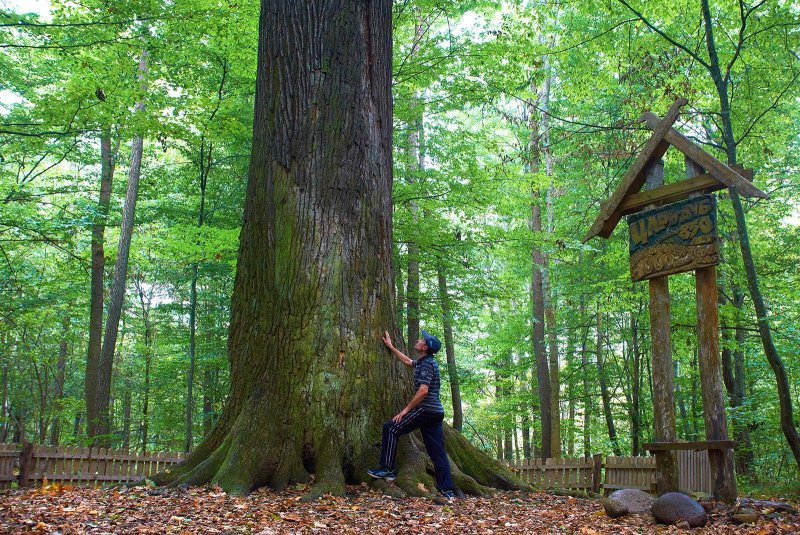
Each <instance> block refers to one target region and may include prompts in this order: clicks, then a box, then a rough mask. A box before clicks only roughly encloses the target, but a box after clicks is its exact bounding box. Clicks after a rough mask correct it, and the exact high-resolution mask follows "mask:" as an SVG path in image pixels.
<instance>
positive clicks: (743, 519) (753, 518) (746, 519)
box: [732, 507, 758, 524]
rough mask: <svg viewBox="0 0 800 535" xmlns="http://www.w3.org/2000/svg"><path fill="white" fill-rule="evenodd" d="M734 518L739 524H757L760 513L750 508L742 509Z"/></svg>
mask: <svg viewBox="0 0 800 535" xmlns="http://www.w3.org/2000/svg"><path fill="white" fill-rule="evenodd" d="M732 516H733V520H734V521H735V522H736V523H737V524H755V523H756V522H758V513H757V512H756V511H755V510H754V509H750V508H749V507H742V508H741V509H739V511H738V512H737V513H736V514H734V515H732Z"/></svg>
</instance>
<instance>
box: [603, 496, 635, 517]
mask: <svg viewBox="0 0 800 535" xmlns="http://www.w3.org/2000/svg"><path fill="white" fill-rule="evenodd" d="M603 509H605V510H606V514H607V515H608V517H609V518H619V517H621V516H625V515H627V514H628V513H629V511H628V509H627V508H626V507H625V506H624V505H622V504H621V503H619V502H617V501H615V500H612V499H610V498H603Z"/></svg>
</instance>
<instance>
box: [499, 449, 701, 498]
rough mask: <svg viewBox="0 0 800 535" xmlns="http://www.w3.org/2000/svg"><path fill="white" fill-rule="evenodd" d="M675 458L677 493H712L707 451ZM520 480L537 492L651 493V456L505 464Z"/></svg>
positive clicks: (682, 453) (653, 465) (653, 476)
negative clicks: (683, 491) (542, 490)
mask: <svg viewBox="0 0 800 535" xmlns="http://www.w3.org/2000/svg"><path fill="white" fill-rule="evenodd" d="M676 453H677V456H678V485H679V487H680V489H681V490H685V491H691V492H708V493H711V492H712V484H711V465H710V463H709V461H708V452H707V451H692V450H682V451H677V452H676ZM507 463H508V465H509V466H510V467H511V468H512V469H513V470H514V471H516V472H517V473H518V474H519V476H520V478H521V479H522V480H523V481H525V482H527V483H530V484H531V485H534V486H535V487H538V488H541V489H564V490H583V491H593V492H599V491H600V488H601V487H602V489H603V491H604V492H605V493H606V494H608V493H610V492H612V491H614V490H617V489H640V490H643V491H645V492H650V493H655V484H656V460H655V457H614V456H609V457H607V458H606V460H605V462H604V463H603V462H602V461H601V456H600V455H594V456H593V457H587V458H584V457H577V458H563V459H547V461H546V462H543V461H542V460H541V459H533V460H517V461H507Z"/></svg>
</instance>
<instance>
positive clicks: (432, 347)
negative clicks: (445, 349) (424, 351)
mask: <svg viewBox="0 0 800 535" xmlns="http://www.w3.org/2000/svg"><path fill="white" fill-rule="evenodd" d="M422 337H423V338H424V339H425V345H426V346H428V355H433V354H434V353H436V352H437V351H439V350H440V349H441V348H442V343H441V342H440V341H439V339H438V338H436V337H435V336H433V335H432V334H428V331H426V330H425V329H423V330H422Z"/></svg>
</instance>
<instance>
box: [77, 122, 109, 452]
mask: <svg viewBox="0 0 800 535" xmlns="http://www.w3.org/2000/svg"><path fill="white" fill-rule="evenodd" d="M113 178H114V157H113V154H112V152H111V130H110V129H107V128H104V129H103V131H102V133H101V135H100V200H99V201H98V203H97V220H96V221H95V222H94V223H93V224H92V280H91V290H90V294H91V305H90V308H89V348H88V351H87V354H86V372H85V379H84V398H85V400H86V421H87V431H88V434H89V436H90V437H93V436H95V435H96V434H97V422H98V419H97V379H98V370H99V369H100V349H101V346H102V343H103V292H104V286H103V276H104V269H105V263H106V258H105V252H104V246H103V236H104V234H105V229H106V216H107V215H108V205H109V202H110V200H111V182H112V180H113Z"/></svg>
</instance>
